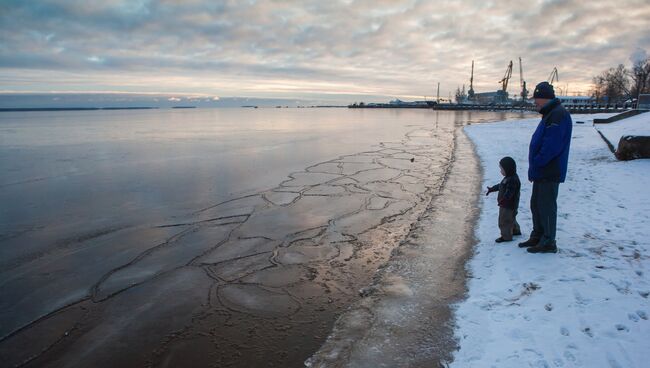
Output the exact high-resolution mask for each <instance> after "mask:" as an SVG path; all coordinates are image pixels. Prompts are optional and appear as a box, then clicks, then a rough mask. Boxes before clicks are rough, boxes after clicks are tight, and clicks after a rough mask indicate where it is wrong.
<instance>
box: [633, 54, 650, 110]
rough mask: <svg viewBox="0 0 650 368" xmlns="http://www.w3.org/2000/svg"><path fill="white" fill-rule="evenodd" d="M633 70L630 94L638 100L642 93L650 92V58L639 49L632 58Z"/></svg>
mask: <svg viewBox="0 0 650 368" xmlns="http://www.w3.org/2000/svg"><path fill="white" fill-rule="evenodd" d="M630 61H632V70H630V72H629V75H630V78H631V79H632V88H631V90H630V93H631V95H632V97H633V98H636V97H637V96H638V95H639V94H641V93H649V92H650V57H648V55H647V53H646V51H645V50H643V49H641V48H639V49H637V50H636V51H635V52H634V53H632V55H631V56H630Z"/></svg>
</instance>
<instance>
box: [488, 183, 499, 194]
mask: <svg viewBox="0 0 650 368" xmlns="http://www.w3.org/2000/svg"><path fill="white" fill-rule="evenodd" d="M498 191H499V184H497V185H493V186H491V187H487V192H485V195H488V194H490V193H492V192H498Z"/></svg>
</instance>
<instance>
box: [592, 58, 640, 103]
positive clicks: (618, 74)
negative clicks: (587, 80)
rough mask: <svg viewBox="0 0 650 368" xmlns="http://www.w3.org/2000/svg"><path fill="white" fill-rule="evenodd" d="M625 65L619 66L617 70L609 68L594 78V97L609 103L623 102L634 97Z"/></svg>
mask: <svg viewBox="0 0 650 368" xmlns="http://www.w3.org/2000/svg"><path fill="white" fill-rule="evenodd" d="M628 74H629V73H628V71H627V69H626V68H625V65H623V64H619V65H618V66H617V67H616V68H609V69H607V70H605V71H604V72H602V73H601V74H600V75H597V76H595V77H594V78H593V83H594V87H593V88H594V92H593V96H594V97H595V98H596V99H597V100H600V99H605V100H606V101H607V102H608V103H616V102H622V101H625V100H627V99H630V98H631V97H632V94H631V91H630V80H629V78H628Z"/></svg>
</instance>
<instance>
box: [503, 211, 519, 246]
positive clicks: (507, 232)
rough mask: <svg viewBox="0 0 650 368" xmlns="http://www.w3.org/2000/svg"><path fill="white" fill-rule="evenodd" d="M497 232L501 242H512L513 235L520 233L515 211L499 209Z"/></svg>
mask: <svg viewBox="0 0 650 368" xmlns="http://www.w3.org/2000/svg"><path fill="white" fill-rule="evenodd" d="M499 230H501V238H503V240H512V234H513V233H521V230H520V229H519V224H518V223H517V210H511V209H509V208H505V207H499Z"/></svg>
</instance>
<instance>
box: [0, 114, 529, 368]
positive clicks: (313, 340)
mask: <svg viewBox="0 0 650 368" xmlns="http://www.w3.org/2000/svg"><path fill="white" fill-rule="evenodd" d="M519 116H520V115H519V114H516V113H496V112H495V113H493V112H481V113H477V112H451V111H444V112H442V111H441V112H436V111H431V110H410V109H387V110H383V109H382V110H380V109H376V110H375V109H367V110H366V109H271V108H269V109H263V108H261V109H196V110H194V109H192V110H140V111H90V112H89V111H70V112H11V113H2V114H0V172H2V173H3V174H2V177H0V203H2V206H1V207H0V295H2V300H1V301H0V339H2V340H0V352H6V351H12V353H11V357H12V359H14V361H16V362H22V361H26V360H27V361H29V362H33V363H34V364H36V365H38V364H42V363H43V362H44V361H47V362H50V363H52V362H57V364H54V365H53V366H66V365H68V364H73V365H74V364H77V365H87V366H90V365H92V366H98V365H97V364H99V363H98V362H105V363H102V364H109V363H110V364H111V365H115V364H118V365H121V366H141V365H142V364H144V363H145V362H149V363H151V362H154V363H155V364H153V365H158V366H165V365H168V366H172V365H173V364H174V362H180V361H186V360H183V359H187V357H188V356H193V352H194V351H193V350H192V349H194V348H193V346H196V345H198V346H200V347H201V349H202V351H212V352H213V353H214V354H215V356H217V357H219V358H220V359H222V360H223V361H222V363H223V364H231V365H235V366H256V365H259V364H262V363H264V364H266V363H269V360H268V359H270V361H271V362H273V363H274V364H277V365H278V366H283V365H287V364H289V365H292V364H294V363H295V362H300V361H302V360H304V359H305V358H306V357H308V356H309V354H310V353H313V352H314V351H315V350H316V349H317V348H318V346H319V344H321V343H322V342H323V340H324V338H325V337H326V334H327V332H328V331H329V330H330V328H331V325H332V323H333V321H334V320H335V318H336V316H337V315H338V314H339V313H340V312H341V310H342V309H343V308H345V306H346V305H348V304H349V303H350V302H351V301H353V300H354V299H355V298H356V290H358V287H360V286H361V287H362V286H363V285H364V283H366V282H367V281H368V280H369V279H370V277H372V274H373V273H374V271H375V270H376V268H377V267H378V266H380V265H381V264H382V263H384V262H385V261H386V260H387V258H388V257H389V254H390V250H391V249H392V247H393V246H394V245H395V244H397V243H398V242H399V240H400V236H403V235H404V233H405V232H406V231H408V227H409V226H410V224H411V223H412V222H413V221H415V219H416V218H417V215H418V214H419V213H421V212H422V211H423V210H424V207H426V202H427V201H428V199H429V198H430V196H431V195H432V194H433V193H434V192H435V191H436V190H438V189H439V188H438V185H439V181H440V180H439V178H440V176H441V175H443V174H444V170H445V167H446V165H448V162H449V160H450V157H451V156H450V155H451V152H452V151H453V147H454V134H457V131H458V130H457V127H459V126H462V125H463V124H466V123H468V122H484V121H494V120H504V119H507V118H509V117H519ZM187 285H192V286H191V287H188V286H187ZM170 293H171V294H170ZM176 296H179V297H182V300H176V301H174V302H173V303H169V302H167V300H168V298H175V297H176ZM323 304H325V305H327V307H323V306H322V305H323ZM152 305H154V306H152ZM134 311H139V312H134ZM54 312H56V313H54ZM178 315H183V316H185V318H175V317H176V316H178ZM316 315H318V317H315V316H316ZM134 316H136V317H137V318H136V317H134ZM43 317H46V318H43ZM199 317H200V318H199ZM134 318H135V319H136V320H137V322H134ZM201 318H203V319H201ZM168 319H169V320H170V321H169V324H165V323H159V321H160V320H165V321H167V320H168ZM199 319H201V320H202V321H203V322H197V320H199ZM35 321H37V322H35ZM269 321H272V322H269ZM265 323H270V324H269V326H267V328H261V330H257V331H256V332H255V334H254V335H255V336H257V338H258V340H259V341H258V342H257V343H256V342H255V341H257V340H255V338H254V337H251V336H247V335H246V334H244V333H242V332H241V331H242V330H245V329H248V331H251V329H252V330H255V328H256V327H255V326H257V328H260V327H259V326H260V324H265ZM116 325H118V326H122V327H121V328H124V329H127V330H128V331H130V333H129V336H136V337H137V339H136V340H134V341H135V342H133V344H131V348H132V350H128V349H127V351H122V353H121V355H119V356H116V355H115V351H116V349H118V347H119V346H120V344H119V341H123V340H124V339H125V338H126V337H125V334H126V332H124V333H119V332H115V331H114V329H115V326H116ZM224 326H230V329H228V328H227V327H224ZM178 329H185V331H189V332H187V334H188V335H187V336H185V337H181V338H175V339H171V342H170V340H169V339H167V338H166V337H165V336H168V334H169V333H171V332H172V331H176V330H178ZM73 330H74V331H75V334H76V335H74V334H73V335H74V336H75V337H74V339H68V340H66V339H62V336H68V333H69V332H70V331H73ZM109 331H110V333H108V332H109ZM201 331H203V334H202V333H199V332H201ZM315 331H317V332H315ZM307 332H310V334H311V335H310V336H309V337H307V338H305V334H306V333H307ZM107 334H108V335H107ZM206 334H207V335H206ZM36 336H38V339H36V340H35V337H36ZM145 336H146V337H145ZM205 336H209V338H205ZM305 339H306V340H308V342H306V340H305ZM25 341H30V343H29V344H26V343H25ZM35 341H36V342H35ZM97 341H103V343H102V345H101V346H98V345H97V344H98V342H97ZM161 341H164V342H161ZM188 341H191V343H190V342H188ZM246 342H247V343H246ZM298 342H300V344H299V345H301V347H300V348H298V349H289V347H288V345H291V346H295V345H296V343H298ZM21 344H23V345H21ZM53 344H57V345H58V348H57V349H54V350H52V351H51V352H49V353H48V352H47V351H49V350H50V348H51V347H52V346H53ZM246 344H248V345H246ZM26 345H29V347H30V348H25V346H26ZM21 346H22V347H23V348H24V349H23V350H22V352H20V353H17V352H16V347H19V348H20V347H21ZM153 351H157V352H158V353H157V354H158V355H156V357H157V358H156V357H154V358H152V356H153V355H151V354H152V352H153ZM270 351H271V352H273V354H271V355H272V358H268V356H269V352H270ZM243 352H248V353H250V354H244V355H246V357H245V358H242V354H243ZM274 354H275V355H274ZM198 355H199V357H196V359H197V361H196V364H197V366H200V365H201V364H202V363H206V362H208V361H209V362H214V361H215V359H217V358H215V356H212V357H211V358H209V354H208V355H206V356H204V357H203V358H201V357H200V356H201V354H198ZM3 356H4V354H3ZM108 357H110V358H108ZM161 357H162V358H161ZM120 359H122V360H120ZM175 359H181V360H175ZM147 364H148V363H147ZM100 365H101V364H100Z"/></svg>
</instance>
